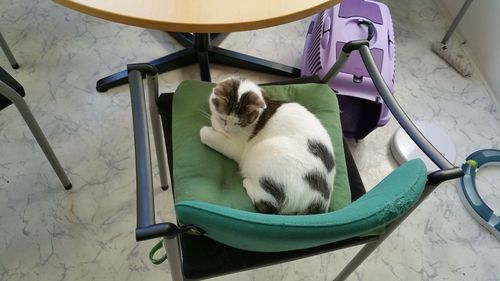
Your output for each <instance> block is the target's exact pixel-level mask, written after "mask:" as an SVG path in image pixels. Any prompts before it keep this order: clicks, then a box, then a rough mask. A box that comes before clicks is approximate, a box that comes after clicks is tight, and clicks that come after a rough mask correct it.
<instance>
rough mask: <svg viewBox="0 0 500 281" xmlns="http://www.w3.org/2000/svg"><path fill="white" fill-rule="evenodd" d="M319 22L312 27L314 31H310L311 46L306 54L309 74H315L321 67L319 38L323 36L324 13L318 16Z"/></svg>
mask: <svg viewBox="0 0 500 281" xmlns="http://www.w3.org/2000/svg"><path fill="white" fill-rule="evenodd" d="M318 18H319V20H318V21H317V24H315V26H314V30H313V31H312V36H311V39H312V40H311V45H310V49H309V53H308V54H307V58H306V61H307V66H308V68H309V70H310V72H311V74H316V73H318V71H320V70H321V69H322V66H321V54H320V52H321V37H322V34H323V24H324V19H325V13H324V12H321V14H320V15H319V16H318Z"/></svg>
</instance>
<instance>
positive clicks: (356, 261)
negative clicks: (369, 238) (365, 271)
mask: <svg viewBox="0 0 500 281" xmlns="http://www.w3.org/2000/svg"><path fill="white" fill-rule="evenodd" d="M438 185H439V183H437V184H431V183H429V181H427V184H426V185H425V189H424V191H423V192H422V195H420V198H419V199H418V201H417V202H416V203H415V205H413V207H411V209H410V210H408V212H406V214H404V215H403V216H401V217H399V218H397V219H395V220H394V221H393V222H391V223H390V224H388V225H387V226H386V229H385V233H384V234H382V235H381V236H380V238H379V240H377V241H374V242H370V243H368V244H366V245H365V246H364V247H363V248H361V250H360V251H359V252H358V253H357V254H356V256H354V258H352V260H351V261H350V262H349V263H348V264H347V265H346V266H345V267H344V268H343V269H342V271H341V272H340V273H339V274H338V275H337V277H335V279H333V280H334V281H343V280H345V279H346V278H347V277H349V275H350V274H351V273H353V272H354V270H356V268H357V267H358V266H359V265H360V264H361V263H363V261H364V260H365V259H366V258H367V257H368V256H369V255H370V254H371V253H372V252H373V251H375V249H377V247H378V246H380V244H382V242H384V241H385V239H387V237H389V235H391V233H392V232H393V231H394V230H396V228H398V226H399V225H400V224H401V223H402V222H403V221H404V220H405V219H406V218H407V217H409V216H410V214H411V213H412V212H413V211H414V210H415V209H416V208H417V207H418V206H419V205H420V204H421V203H422V202H424V200H425V199H426V198H427V196H429V195H430V194H431V193H432V192H433V191H434V190H435V189H436V187H437V186H438Z"/></svg>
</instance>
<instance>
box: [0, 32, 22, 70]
mask: <svg viewBox="0 0 500 281" xmlns="http://www.w3.org/2000/svg"><path fill="white" fill-rule="evenodd" d="M0 47H2V50H3V52H4V53H5V55H6V56H7V59H8V60H9V62H10V65H12V68H14V69H18V68H19V64H17V61H16V58H15V57H14V55H13V54H12V52H11V51H10V48H9V45H7V42H6V41H5V39H4V38H3V36H2V33H1V32H0Z"/></svg>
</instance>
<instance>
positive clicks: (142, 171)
mask: <svg viewBox="0 0 500 281" xmlns="http://www.w3.org/2000/svg"><path fill="white" fill-rule="evenodd" d="M127 70H128V73H129V87H130V98H131V107H132V121H133V126H134V144H135V171H136V192H137V228H136V230H135V236H136V240H137V241H142V240H147V239H153V238H157V237H165V236H166V237H169V236H172V235H176V234H177V233H178V228H177V226H176V225H175V224H172V223H160V224H156V223H155V207H154V195H153V173H152V167H151V152H150V151H151V150H150V144H149V132H148V121H147V115H146V101H145V98H144V86H143V83H142V75H143V73H146V74H147V75H156V73H158V71H157V70H156V68H155V67H154V66H152V65H149V64H129V65H127Z"/></svg>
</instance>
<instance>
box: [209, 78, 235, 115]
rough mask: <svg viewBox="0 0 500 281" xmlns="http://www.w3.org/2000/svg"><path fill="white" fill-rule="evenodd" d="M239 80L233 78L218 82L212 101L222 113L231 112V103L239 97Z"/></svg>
mask: <svg viewBox="0 0 500 281" xmlns="http://www.w3.org/2000/svg"><path fill="white" fill-rule="evenodd" d="M238 86H239V81H238V80H236V79H233V78H229V79H226V80H224V81H222V82H219V83H217V85H215V87H214V89H213V92H212V93H213V95H212V97H211V98H210V102H211V103H212V104H213V105H214V107H215V109H216V110H217V111H218V112H219V113H222V114H228V113H229V104H230V103H232V102H234V101H235V100H237V99H238V93H237V90H238Z"/></svg>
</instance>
